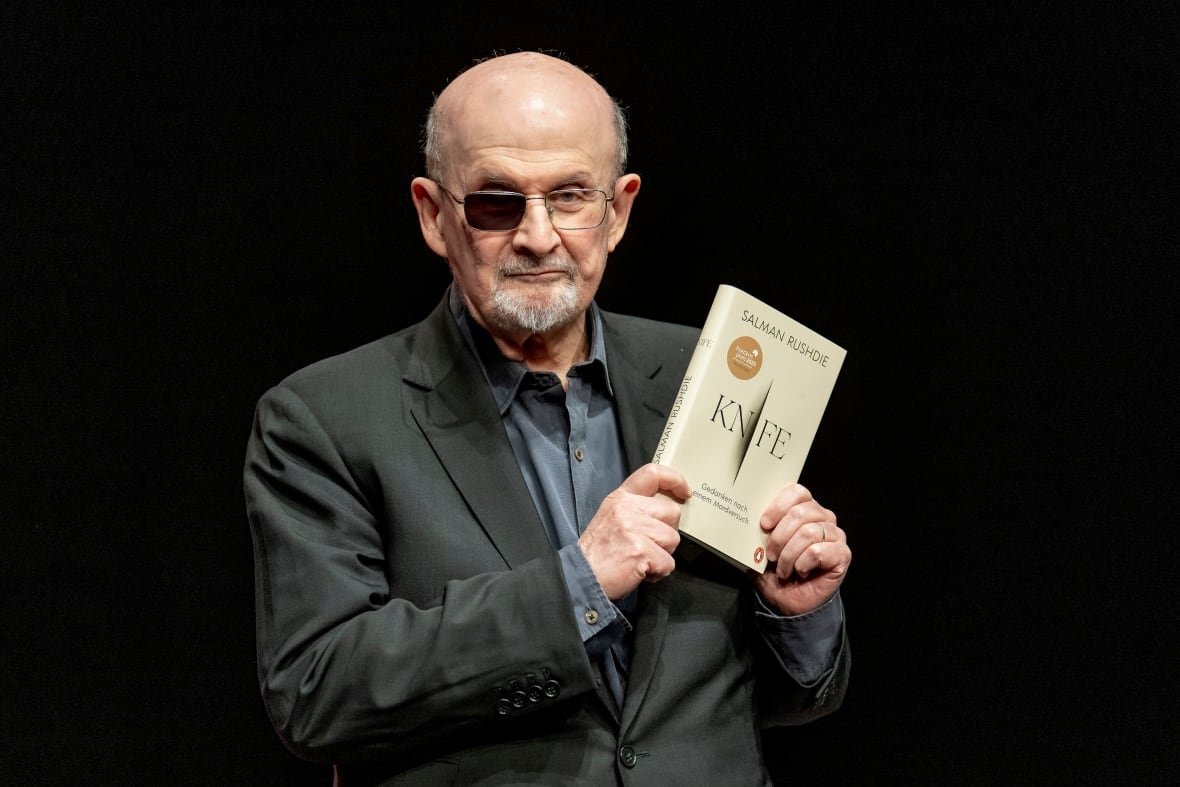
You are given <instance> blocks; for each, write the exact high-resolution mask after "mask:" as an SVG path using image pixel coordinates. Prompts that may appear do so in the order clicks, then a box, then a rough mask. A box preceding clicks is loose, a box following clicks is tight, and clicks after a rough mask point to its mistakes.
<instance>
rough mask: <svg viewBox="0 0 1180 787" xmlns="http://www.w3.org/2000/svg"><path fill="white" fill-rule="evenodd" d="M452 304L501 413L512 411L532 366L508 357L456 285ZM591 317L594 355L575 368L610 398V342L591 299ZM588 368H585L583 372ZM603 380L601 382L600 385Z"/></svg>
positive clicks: (591, 348) (449, 302)
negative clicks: (604, 337)
mask: <svg viewBox="0 0 1180 787" xmlns="http://www.w3.org/2000/svg"><path fill="white" fill-rule="evenodd" d="M448 305H449V306H450V309H451V316H452V317H454V318H455V323H456V324H457V325H458V326H459V332H460V333H462V334H463V339H464V340H465V341H466V342H467V346H468V347H469V348H470V349H471V351H472V352H473V353H474V354H475V357H476V359H477V360H478V361H479V366H480V368H481V369H483V373H484V377H486V378H487V381H488V385H490V386H491V389H492V395H493V396H494V397H495V398H496V405H497V406H498V407H499V408H500V415H501V416H503V415H504V413H506V412H507V411H508V407H509V406H510V405H511V404H512V401H513V399H515V398H516V394H517V391H518V390H519V389H520V384H521V381H523V380H524V378H525V376H526V375H528V374H530V372H529V369H528V368H527V367H526V366H525V365H524V364H522V363H520V362H519V361H513V360H510V359H508V358H505V357H504V356H503V354H501V353H500V349H499V348H498V347H496V342H495V341H493V339H492V337H491V335H490V334H489V333H488V332H487V331H485V330H484V329H483V328H482V327H480V325H479V324H478V323H477V322H476V321H475V320H474V319H473V318H472V317H471V314H470V313H469V312H468V311H467V306H466V304H464V303H463V298H462V297H460V295H459V290H458V288H457V287H455V286H454V285H451V287H450V295H449V296H448ZM589 314H590V319H589V320H588V321H587V325H588V329H589V331H590V357H589V358H587V359H586V360H585V361H583V362H581V363H576V364H574V365H573V366H572V367H570V368H571V369H578V370H579V374H583V375H586V377H587V379H589V380H590V381H591V384H592V385H595V386H600V387H599V390H601V391H603V392H604V393H605V394H606V395H607V396H608V397H611V398H614V390H613V389H612V388H611V384H610V374H609V372H608V371H607V364H606V343H605V342H604V341H603V338H602V314H601V312H600V311H599V309H598V304H596V303H594V302H593V301H591V303H590V309H589ZM583 370H584V371H583ZM599 381H601V385H600V384H599Z"/></svg>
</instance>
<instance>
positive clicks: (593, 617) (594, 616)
mask: <svg viewBox="0 0 1180 787" xmlns="http://www.w3.org/2000/svg"><path fill="white" fill-rule="evenodd" d="M583 617H585V619H586V622H587V623H589V624H590V625H591V626H593V625H594V624H595V623H597V622H598V610H596V609H588V610H586V614H585V615H584V616H583Z"/></svg>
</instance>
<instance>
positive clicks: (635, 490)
mask: <svg viewBox="0 0 1180 787" xmlns="http://www.w3.org/2000/svg"><path fill="white" fill-rule="evenodd" d="M660 492H665V493H667V494H668V495H671V496H672V497H675V498H678V499H679V500H687V499H688V497H689V496H690V495H691V494H692V490H691V489H690V488H689V486H688V481H686V480H685V478H684V476H683V475H681V474H680V472H679V471H677V470H673V469H672V468H671V467H668V466H667V465H652V464H648V465H644V466H643V467H641V468H639V469H638V470H636V471H635V472H634V473H632V474H631V475H630V476H629V477H628V478H627V480H626V481H624V482H623V484H622V485H621V486H620V487H619V488H618V489H616V490H615V491H613V492H611V493H610V494H609V495H607V496H606V498H605V499H604V500H603V501H602V505H601V506H599V507H598V512H597V513H595V514H594V518H593V519H591V520H590V524H589V525H587V526H586V531H585V532H584V533H582V536H581V538H579V539H578V546H579V547H581V549H582V554H584V555H585V556H586V561H587V562H588V563H589V564H590V568H591V569H592V570H593V571H594V576H595V577H596V578H597V579H598V584H600V585H602V589H603V590H604V591H605V592H606V595H607V598H609V599H610V600H611V601H617V600H618V599H621V598H622V597H623V596H625V595H627V594H628V593H630V592H631V591H632V590H634V589H635V588H637V587H638V586H639V583H640V582H644V581H646V582H656V581H658V580H661V579H663V578H664V577H666V576H668V575H669V574H671V573H672V571H673V569H675V568H676V561H675V560H673V559H672V552H673V551H674V550H675V549H676V545H677V544H679V543H680V531H679V530H677V527H679V525H680V504H679V503H677V502H676V501H675V500H673V499H670V498H669V497H668V496H667V495H664V494H659V493H660Z"/></svg>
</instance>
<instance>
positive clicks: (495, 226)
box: [439, 183, 614, 232]
mask: <svg viewBox="0 0 1180 787" xmlns="http://www.w3.org/2000/svg"><path fill="white" fill-rule="evenodd" d="M439 188H441V189H442V190H443V191H445V192H446V193H447V196H448V197H450V198H451V199H453V200H454V201H455V202H457V203H458V204H460V205H462V206H463V218H464V219H466V220H467V224H468V225H470V226H471V227H472V228H473V229H477V230H488V231H491V232H505V231H508V230H514V229H516V228H517V227H519V226H520V222H521V221H522V220H524V212H525V209H526V208H527V207H528V201H529V200H535V199H539V200H544V201H545V211H546V213H548V214H549V220H550V221H552V222H553V226H554V228H556V229H559V230H590V229H594V228H595V227H597V226H598V225H599V224H602V220H603V219H605V218H606V205H607V203H608V202H610V201H611V200H613V199H614V197H608V196H607V195H606V192H605V191H602V190H601V189H557V190H555V191H551V192H549V193H548V194H546V195H544V196H541V197H526V196H525V195H524V194H520V193H518V192H515V191H472V192H470V193H468V194H465V195H464V196H463V199H459V198H458V197H456V196H455V195H454V194H452V193H451V192H450V191H448V190H447V188H446V186H443V185H442V184H441V183H440V184H439Z"/></svg>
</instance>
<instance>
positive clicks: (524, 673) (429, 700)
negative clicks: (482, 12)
mask: <svg viewBox="0 0 1180 787" xmlns="http://www.w3.org/2000/svg"><path fill="white" fill-rule="evenodd" d="M626 151H627V140H626V124H625V122H624V120H623V116H622V113H621V111H620V109H619V107H618V106H617V104H616V102H614V101H613V99H611V97H610V96H609V95H608V94H607V93H606V92H605V91H604V90H603V89H602V87H601V86H600V85H598V83H596V82H595V81H594V80H593V79H592V78H590V77H589V76H588V75H586V74H585V73H584V72H582V71H581V70H579V69H577V68H575V67H574V66H572V65H570V64H568V63H566V62H564V61H562V60H558V59H555V58H552V57H548V56H546V55H541V54H536V53H519V54H514V55H508V56H503V57H498V58H494V59H491V60H488V61H485V62H483V63H481V64H479V65H477V66H475V67H474V68H471V69H470V70H468V71H466V72H465V73H463V74H461V75H460V76H459V77H458V78H456V79H455V80H454V81H453V82H452V83H451V84H450V85H449V86H448V87H447V88H446V89H445V90H444V91H443V92H442V93H441V94H440V95H439V97H438V99H437V100H436V102H435V105H434V106H433V107H432V109H431V112H430V115H429V117H428V120H427V140H426V149H425V152H426V164H427V175H428V177H424V178H415V179H414V180H413V182H412V183H411V197H412V199H413V204H414V206H415V208H416V210H417V214H418V218H419V222H420V225H421V229H422V235H423V238H424V239H425V241H426V244H427V246H428V247H429V248H430V250H431V251H433V252H434V253H435V254H437V255H438V256H439V257H442V258H443V259H445V260H446V263H447V265H448V266H449V268H450V271H451V274H452V285H451V286H450V287H449V288H448V290H447V292H446V293H444V294H443V297H442V300H441V302H440V303H439V305H438V307H437V308H436V309H435V310H434V312H433V313H432V314H431V315H430V316H429V317H427V318H426V319H425V320H424V321H423V322H421V323H419V324H417V325H414V326H411V327H409V328H407V329H405V330H403V331H401V332H399V333H395V334H393V335H391V336H387V337H385V338H384V339H381V340H379V341H377V342H374V343H372V344H369V345H366V346H364V347H360V348H358V349H356V350H353V351H351V352H349V353H346V354H344V355H341V356H337V357H335V358H330V359H328V360H325V361H322V362H320V363H318V364H315V365H313V366H311V367H309V368H307V369H304V370H302V371H300V372H297V373H296V374H294V375H292V376H291V377H289V378H287V379H286V380H284V381H283V382H282V383H280V384H279V385H278V386H276V387H275V388H273V389H271V390H270V391H268V392H267V394H266V395H265V396H264V397H263V398H262V400H261V401H260V402H259V405H258V409H257V413H256V418H255V426H254V430H253V433H252V435H251V438H250V442H249V447H248V449H247V457H246V469H245V489H246V501H247V509H248V512H249V518H250V524H251V530H252V535H253V538H254V545H255V558H256V579H257V583H256V603H257V625H258V666H259V678H260V683H261V686H262V693H263V698H264V701H265V704H266V707H267V710H268V712H269V714H270V718H271V720H272V722H273V724H274V726H275V728H276V730H277V731H278V732H279V735H280V736H281V737H282V739H283V740H284V742H285V743H286V744H287V745H288V746H289V747H290V748H291V750H292V751H294V752H295V753H296V754H298V755H300V756H302V757H306V758H308V759H311V760H316V761H322V762H331V763H334V765H335V770H336V779H337V783H338V784H341V785H346V786H347V785H354V784H391V785H392V784H436V783H437V784H471V783H489V784H490V783H495V784H515V783H520V784H614V783H628V782H633V783H646V784H670V783H675V782H676V781H681V782H683V783H688V784H740V785H750V784H763V783H769V774H768V773H767V771H766V768H765V766H764V764H763V758H762V751H761V738H760V734H759V730H760V729H761V728H763V727H765V726H768V725H772V724H784V723H800V722H803V721H807V720H810V719H813V718H816V717H818V716H820V715H823V714H825V713H828V712H830V711H832V710H834V709H835V708H836V707H838V706H839V704H840V702H841V699H842V697H843V692H844V686H845V683H846V676H847V670H848V649H847V644H846V638H845V636H844V621H843V608H842V606H841V602H840V597H839V593H838V589H839V586H840V583H841V582H842V581H843V578H844V576H845V573H846V571H847V568H848V565H849V562H850V560H851V552H850V551H849V549H848V545H847V543H846V540H845V536H844V533H843V531H842V530H841V529H840V527H839V526H838V524H837V522H836V517H835V515H834V514H833V513H832V512H831V511H829V510H828V509H826V508H824V507H823V506H822V505H820V504H819V503H818V502H817V501H816V500H815V499H814V498H813V497H812V495H811V493H810V492H809V491H808V490H806V489H805V488H803V487H801V486H799V485H791V486H789V487H786V488H784V489H783V490H782V491H781V492H780V494H779V495H778V496H777V497H776V499H775V500H774V502H772V504H771V505H770V506H769V507H768V508H767V510H766V511H765V512H763V514H762V518H761V524H762V527H763V528H764V529H766V530H767V531H768V532H769V533H770V547H769V550H768V552H769V555H770V557H771V558H772V559H773V561H774V570H773V571H767V572H766V574H764V575H760V576H751V577H747V576H744V575H743V574H741V573H740V572H738V571H736V570H734V569H732V568H731V567H729V566H728V565H727V564H724V563H722V562H720V561H719V560H718V559H716V558H715V557H713V556H712V555H711V554H709V553H707V552H705V551H704V550H701V549H700V548H697V547H695V546H694V545H692V544H691V543H690V542H688V541H683V542H682V541H681V540H680V537H679V533H678V531H677V523H678V519H679V506H680V504H679V501H681V500H684V499H686V498H687V497H688V496H689V494H690V488H689V485H688V482H687V481H686V479H685V478H684V476H683V475H681V474H680V473H679V472H678V471H676V470H675V469H674V468H671V467H667V466H659V465H651V464H648V458H649V457H650V456H651V455H652V452H653V450H654V448H655V444H656V440H657V439H658V436H659V433H660V431H661V429H662V427H663V424H664V421H665V419H666V417H667V412H668V407H669V406H670V404H671V403H672V401H673V399H674V398H675V392H676V390H677V388H678V386H679V384H680V381H681V378H682V376H683V374H684V369H685V365H686V364H687V361H688V358H689V356H690V355H691V352H692V348H693V347H694V345H695V340H696V335H697V332H696V331H695V330H692V329H689V328H686V327H683V326H676V325H670V324H667V323H658V322H653V321H649V320H643V319H639V318H636V317H628V316H622V315H618V314H612V313H609V312H606V311H604V310H602V309H599V308H598V306H597V305H596V304H595V303H594V295H595V292H596V291H597V289H598V285H599V282H600V281H601V279H602V274H603V270H604V269H605V266H606V260H607V255H608V254H609V253H610V252H611V251H613V250H614V248H615V246H616V244H618V243H619V241H620V240H621V238H622V237H623V234H624V232H625V230H626V228H627V220H628V218H629V216H630V213H631V208H632V206H633V204H634V202H635V198H636V195H637V194H638V193H639V187H640V179H639V177H638V176H637V175H634V174H626V173H625V164H626ZM802 755H803V753H800V756H802Z"/></svg>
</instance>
